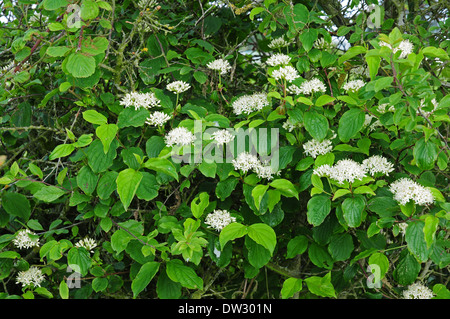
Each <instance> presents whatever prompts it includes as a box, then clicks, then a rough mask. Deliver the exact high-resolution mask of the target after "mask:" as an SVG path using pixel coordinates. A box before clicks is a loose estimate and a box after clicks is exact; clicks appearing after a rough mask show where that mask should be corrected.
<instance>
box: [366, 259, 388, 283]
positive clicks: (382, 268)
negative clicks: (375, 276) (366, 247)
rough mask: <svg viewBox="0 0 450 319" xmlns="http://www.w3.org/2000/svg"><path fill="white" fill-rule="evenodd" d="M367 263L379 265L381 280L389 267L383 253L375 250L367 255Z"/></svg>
mask: <svg viewBox="0 0 450 319" xmlns="http://www.w3.org/2000/svg"><path fill="white" fill-rule="evenodd" d="M369 265H377V266H378V267H380V280H381V279H383V278H384V276H385V275H386V273H387V271H388V269H389V259H388V258H387V257H386V256H385V255H384V254H383V253H378V252H376V253H374V254H372V255H371V256H370V257H369ZM372 268H373V267H372Z"/></svg>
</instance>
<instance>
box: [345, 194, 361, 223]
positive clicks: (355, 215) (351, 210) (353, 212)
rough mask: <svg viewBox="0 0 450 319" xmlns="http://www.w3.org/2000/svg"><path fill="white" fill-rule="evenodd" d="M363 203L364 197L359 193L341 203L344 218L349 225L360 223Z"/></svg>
mask: <svg viewBox="0 0 450 319" xmlns="http://www.w3.org/2000/svg"><path fill="white" fill-rule="evenodd" d="M365 205H366V204H365V200H364V197H363V196H361V195H356V196H354V197H351V198H346V199H345V200H344V202H343V203H342V211H343V216H344V219H345V221H346V222H347V225H348V226H349V227H358V226H359V225H361V223H362V221H363V212H364V207H365Z"/></svg>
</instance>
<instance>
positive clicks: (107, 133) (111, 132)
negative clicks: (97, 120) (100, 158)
mask: <svg viewBox="0 0 450 319" xmlns="http://www.w3.org/2000/svg"><path fill="white" fill-rule="evenodd" d="M118 130H119V127H118V126H117V125H116V124H102V125H100V126H99V127H97V129H96V130H95V133H96V134H97V136H98V138H99V139H100V141H102V144H103V152H104V153H105V154H106V153H108V151H109V146H110V145H111V142H112V141H113V139H114V138H115V137H116V134H117V131H118Z"/></svg>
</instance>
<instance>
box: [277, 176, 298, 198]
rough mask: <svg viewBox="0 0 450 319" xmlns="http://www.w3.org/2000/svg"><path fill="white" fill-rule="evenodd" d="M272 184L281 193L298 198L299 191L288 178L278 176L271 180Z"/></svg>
mask: <svg viewBox="0 0 450 319" xmlns="http://www.w3.org/2000/svg"><path fill="white" fill-rule="evenodd" d="M270 186H272V187H273V188H276V189H277V190H279V191H280V193H281V194H282V195H284V196H286V197H295V198H297V199H298V192H297V190H296V189H295V186H294V184H292V183H291V182H290V181H289V180H287V179H283V178H278V179H276V180H274V181H273V182H271V183H270Z"/></svg>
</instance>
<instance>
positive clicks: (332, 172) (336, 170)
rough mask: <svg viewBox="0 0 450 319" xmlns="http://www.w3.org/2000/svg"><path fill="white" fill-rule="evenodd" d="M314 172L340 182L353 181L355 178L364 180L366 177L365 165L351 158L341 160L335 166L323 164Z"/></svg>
mask: <svg viewBox="0 0 450 319" xmlns="http://www.w3.org/2000/svg"><path fill="white" fill-rule="evenodd" d="M313 173H314V174H316V175H318V176H320V177H323V176H327V177H329V178H331V179H332V180H334V181H336V182H337V183H338V184H343V183H344V182H345V181H347V182H349V183H353V182H354V181H355V180H362V179H363V178H364V177H366V171H365V169H364V167H363V166H362V165H361V164H359V163H357V162H355V161H354V160H351V159H343V160H340V161H338V162H337V163H336V164H334V165H333V166H330V165H328V164H324V165H321V166H319V167H317V168H316V169H315V170H314V171H313Z"/></svg>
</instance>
